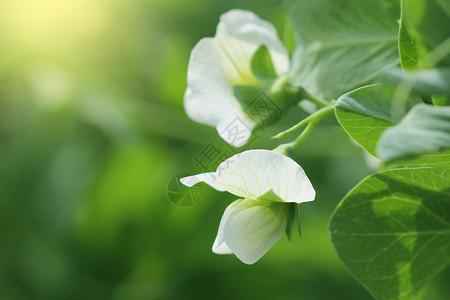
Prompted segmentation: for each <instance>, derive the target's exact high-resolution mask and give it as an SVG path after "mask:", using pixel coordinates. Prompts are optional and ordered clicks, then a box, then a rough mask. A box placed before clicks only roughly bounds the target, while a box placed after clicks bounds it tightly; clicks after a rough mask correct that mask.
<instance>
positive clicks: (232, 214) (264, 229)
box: [216, 199, 287, 264]
mask: <svg viewBox="0 0 450 300" xmlns="http://www.w3.org/2000/svg"><path fill="white" fill-rule="evenodd" d="M286 223H287V206H286V205H283V204H281V203H273V204H272V205H270V206H264V205H261V204H260V203H259V202H257V201H254V200H248V199H244V200H237V201H235V202H233V203H232V204H231V205H230V206H229V207H228V208H227V211H225V213H224V215H223V217H222V220H221V228H219V233H218V235H217V239H216V242H217V244H218V245H219V247H216V251H217V250H222V249H225V248H224V247H227V248H228V249H229V250H230V251H232V252H233V253H234V254H235V255H236V256H237V257H238V258H239V259H240V260H241V261H242V262H244V263H246V264H253V263H255V262H256V261H258V260H259V259H260V258H261V257H262V256H263V255H264V254H266V253H267V251H269V249H270V248H272V246H273V245H274V244H275V243H276V242H277V241H278V240H279V239H280V238H281V237H282V236H283V234H284V231H285V229H286ZM216 253H217V252H216ZM228 253H229V252H228Z"/></svg>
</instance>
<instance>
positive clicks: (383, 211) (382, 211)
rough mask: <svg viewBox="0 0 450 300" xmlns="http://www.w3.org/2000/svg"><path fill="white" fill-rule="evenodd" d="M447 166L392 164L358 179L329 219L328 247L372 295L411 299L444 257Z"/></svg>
mask: <svg viewBox="0 0 450 300" xmlns="http://www.w3.org/2000/svg"><path fill="white" fill-rule="evenodd" d="M449 191H450V170H449V169H448V168H415V169H398V170H389V171H384V172H380V173H377V174H375V175H372V176H369V177H368V178H366V179H364V180H363V181H362V182H361V183H360V184H358V185H357V186H356V187H355V188H354V189H353V190H351V191H350V192H349V193H348V194H347V195H346V196H345V197H344V199H343V200H342V202H341V203H340V204H339V206H338V207H337V209H336V211H335V212H334V214H333V216H332V218H331V222H330V235H331V240H332V242H333V244H334V247H335V249H336V251H337V253H338V255H339V257H340V258H341V260H342V261H343V262H344V264H345V265H346V266H347V268H348V269H349V271H350V272H351V273H352V274H353V275H354V276H355V277H356V279H357V280H359V281H360V282H361V283H362V284H363V285H364V286H365V287H366V288H367V289H368V290H369V291H370V292H371V293H372V295H373V296H374V297H375V298H376V299H405V300H406V299H408V300H409V299H415V298H416V296H417V295H418V292H419V290H420V289H421V288H422V287H423V286H424V284H425V283H426V282H427V281H429V280H430V279H431V278H432V277H434V276H435V275H436V274H437V273H439V272H440V271H441V270H443V269H444V268H445V267H446V266H447V265H448V263H449V262H450V256H449V255H448V254H449V253H450V221H449V220H450V192H449Z"/></svg>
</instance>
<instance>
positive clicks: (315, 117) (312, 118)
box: [273, 105, 334, 139]
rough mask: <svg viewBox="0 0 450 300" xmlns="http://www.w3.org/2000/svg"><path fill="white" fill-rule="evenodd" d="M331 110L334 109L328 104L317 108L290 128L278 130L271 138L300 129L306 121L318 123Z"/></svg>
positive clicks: (331, 111)
mask: <svg viewBox="0 0 450 300" xmlns="http://www.w3.org/2000/svg"><path fill="white" fill-rule="evenodd" d="M333 111H334V105H328V106H326V107H323V108H321V109H319V110H318V111H316V112H315V113H313V114H312V115H310V116H309V117H307V118H305V119H303V120H302V121H300V122H299V123H297V124H296V125H294V126H292V127H291V128H289V129H287V130H285V131H283V132H280V133H279V134H277V135H275V136H274V137H273V139H279V138H281V137H283V136H285V135H286V134H289V133H292V132H294V131H296V130H298V129H300V128H301V127H303V126H305V125H306V124H308V123H309V124H311V123H313V122H316V123H318V122H319V121H320V120H322V119H323V118H325V117H326V116H329V115H331V114H332V113H333ZM305 131H306V130H305ZM302 134H303V133H302ZM300 136H301V135H300Z"/></svg>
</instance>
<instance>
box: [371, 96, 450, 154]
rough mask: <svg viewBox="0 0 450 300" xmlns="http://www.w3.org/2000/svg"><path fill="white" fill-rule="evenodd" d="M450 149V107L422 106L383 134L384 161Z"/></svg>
mask: <svg viewBox="0 0 450 300" xmlns="http://www.w3.org/2000/svg"><path fill="white" fill-rule="evenodd" d="M449 147H450V107H437V106H431V105H426V104H419V105H416V106H415V107H413V108H412V109H411V111H410V112H409V113H408V114H407V115H406V116H405V117H404V118H403V119H402V120H401V122H400V123H398V124H397V125H396V126H394V127H392V128H389V129H387V130H386V131H385V132H384V133H383V135H382V136H381V138H380V143H379V145H378V154H379V157H380V158H381V159H383V160H394V159H400V158H405V157H410V156H416V155H420V154H426V153H432V152H437V151H440V150H443V149H446V148H449Z"/></svg>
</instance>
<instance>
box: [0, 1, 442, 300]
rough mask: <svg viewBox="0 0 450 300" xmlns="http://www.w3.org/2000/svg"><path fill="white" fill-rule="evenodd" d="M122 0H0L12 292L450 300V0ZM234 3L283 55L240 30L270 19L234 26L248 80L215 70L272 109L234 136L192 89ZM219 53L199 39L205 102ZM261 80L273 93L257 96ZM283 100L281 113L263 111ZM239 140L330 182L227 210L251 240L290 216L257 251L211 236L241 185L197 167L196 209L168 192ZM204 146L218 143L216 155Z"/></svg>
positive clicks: (1, 215) (2, 223)
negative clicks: (243, 255) (214, 122)
mask: <svg viewBox="0 0 450 300" xmlns="http://www.w3.org/2000/svg"><path fill="white" fill-rule="evenodd" d="M274 2H276V4H275V3H274ZM124 3H125V2H123V3H122V2H121V1H114V0H99V1H90V0H66V1H58V0H41V1H27V0H4V1H1V3H0V23H1V24H0V25H1V26H0V42H1V45H2V54H1V55H0V78H1V84H0V157H1V163H0V242H1V244H2V247H0V295H1V298H2V299H3V298H5V299H65V298H74V299H117V300H120V299H248V298H252V299H253V298H255V299H264V298H269V299H304V300H323V299H334V298H336V297H338V298H342V299H358V300H359V299H361V300H366V299H367V300H369V299H372V296H373V297H375V298H376V299H392V300H394V299H402V300H403V299H420V298H421V297H422V299H424V300H428V299H432V300H434V299H447V298H448V295H449V288H450V287H449V285H448V276H449V275H450V274H449V272H450V268H448V262H449V255H448V253H450V246H449V241H450V236H449V235H450V226H449V220H450V216H449V214H450V203H449V199H450V195H449V185H450V172H449V170H450V147H449V133H450V129H449V124H450V123H449V105H450V91H449V87H450V84H449V83H450V82H449V80H450V74H449V68H450V55H449V54H450V39H449V36H450V2H449V1H448V0H402V1H398V0H314V1H312V0H275V1H272V0H267V1H258V0H243V1H241V0H240V1H237V0H230V1H209V0H194V1H184V0H151V1H146V0H135V1H131V2H127V3H126V4H124ZM278 4H279V6H278ZM400 6H401V9H400ZM174 7H176V8H177V9H174ZM234 8H240V9H245V10H250V11H252V12H253V13H255V14H256V15H257V16H259V17H260V18H261V19H264V20H266V21H268V22H270V23H272V24H273V26H274V27H273V28H272V27H271V26H269V25H270V24H268V23H265V24H266V27H270V28H271V32H272V34H274V35H277V36H278V37H279V38H280V40H281V41H283V42H284V47H285V48H286V49H287V50H288V51H287V52H286V53H289V57H288V56H287V55H286V57H285V58H286V63H285V64H284V66H283V68H282V69H283V71H282V72H279V73H277V74H275V70H278V69H277V68H279V67H280V65H283V64H280V61H281V60H280V58H279V57H278V59H277V58H276V56H274V55H272V56H271V55H269V51H268V49H271V47H270V45H271V43H267V45H259V48H256V47H255V53H252V55H250V54H248V52H245V51H242V50H243V49H244V48H246V47H244V48H242V45H243V44H242V43H239V41H238V40H239V38H240V37H243V36H245V32H247V33H248V31H246V30H249V29H250V31H251V32H252V34H251V35H247V36H246V38H248V40H247V42H249V44H248V45H251V44H252V42H251V41H254V40H259V38H260V37H261V36H259V33H261V31H258V30H259V29H261V27H258V26H259V25H258V26H256V27H251V28H249V27H248V26H247V27H246V26H236V27H233V26H232V24H231V25H230V26H231V27H229V28H232V29H233V30H232V32H237V31H239V32H240V33H242V35H240V37H236V36H235V35H231V36H229V38H230V39H229V40H227V41H226V42H224V44H223V47H224V49H225V48H227V46H229V45H231V46H234V48H233V49H232V50H233V51H231V52H226V53H225V52H224V53H222V54H224V55H225V56H227V58H226V59H232V58H237V61H234V63H236V64H230V65H229V68H228V69H227V71H228V72H230V73H233V70H235V69H236V70H235V71H238V73H239V72H240V71H242V72H243V73H245V74H244V75H245V76H244V77H245V79H246V80H243V81H242V82H241V81H233V80H231V81H227V80H228V79H227V80H224V81H223V82H222V83H226V84H229V86H230V90H231V93H230V94H227V95H228V96H232V97H235V98H237V100H238V102H239V103H238V104H239V106H240V107H239V110H240V111H241V110H242V111H244V110H245V113H247V114H255V115H256V118H255V119H254V120H257V121H260V123H264V126H263V127H259V126H258V127H257V128H260V129H259V130H255V131H254V135H253V136H252V138H251V139H249V140H248V144H246V145H245V146H244V147H242V148H239V149H235V148H233V147H231V146H230V145H229V144H224V142H223V141H222V140H221V139H220V138H219V137H218V136H217V130H216V129H214V128H212V127H211V128H208V127H206V126H203V125H200V124H196V123H194V122H192V120H190V119H189V118H188V117H187V116H186V111H185V102H183V95H184V93H185V91H186V87H187V84H186V73H187V72H186V69H187V66H188V62H189V61H190V55H189V53H191V50H192V49H193V48H194V46H195V45H196V43H197V42H198V41H199V40H200V39H201V38H205V37H213V36H215V30H216V28H217V24H218V22H219V20H220V16H221V15H223V14H224V13H226V12H229V11H230V10H232V9H234ZM241 25H242V24H241ZM247 25H248V24H247ZM275 29H276V30H275ZM240 30H242V31H240ZM266 30H267V28H266ZM258 32H259V33H258ZM262 32H264V30H263V31H262ZM230 33H231V31H230ZM256 33H258V34H256ZM253 39H254V40H253ZM248 45H247V46H248ZM272 46H273V45H272ZM280 46H282V45H280ZM280 48H283V47H280ZM211 53H212V52H209V54H211ZM270 53H272V52H270ZM243 54H245V55H243ZM272 54H273V53H272ZM225 56H223V57H221V56H218V57H213V56H211V55H209V56H208V55H204V56H199V57H201V58H205V57H206V58H207V59H205V61H207V62H209V63H208V64H206V66H205V68H203V69H201V72H198V75H199V76H198V78H199V79H201V80H203V79H205V86H208V87H209V88H210V89H211V90H214V92H217V93H216V94H214V93H210V94H208V95H214V97H213V96H208V97H205V98H206V100H207V101H209V100H217V99H219V100H221V101H222V100H223V101H224V102H225V101H226V99H228V98H229V97H228V96H226V95H225V96H224V94H223V93H222V92H223V90H222V89H220V86H219V85H215V86H214V85H209V83H211V82H214V81H217V79H218V78H216V77H215V76H209V75H208V74H210V73H208V72H209V71H210V70H211V69H213V67H214V63H217V60H220V59H216V58H225ZM228 56H229V57H228ZM199 57H197V58H199ZM208 59H210V60H208ZM243 62H244V63H243ZM399 64H400V65H399ZM242 66H245V68H242ZM287 70H288V71H287ZM286 72H287V73H286ZM251 73H253V75H254V77H255V78H253V76H247V75H251ZM236 74H237V73H236ZM236 74H234V75H236ZM224 75H230V76H231V75H233V74H228V73H227V74H224ZM234 75H233V76H234ZM233 76H231V77H233ZM278 76H279V77H278ZM225 77H226V78H228V77H227V76H225ZM231 77H230V78H231ZM237 77H239V76H237ZM206 79H208V80H209V81H208V80H206ZM247 79H251V80H249V81H248V82H247ZM240 84H242V85H240ZM247 84H248V85H247ZM232 85H234V86H232ZM196 87H197V88H198V90H197V92H198V93H199V94H201V87H202V85H201V84H199V85H198V86H196ZM261 92H264V93H265V96H268V97H269V99H270V100H271V102H270V101H269V102H262V103H261V102H260V103H258V105H255V106H252V107H249V105H250V104H251V103H253V101H254V100H255V97H256V96H257V95H261V94H260V93H261ZM216 96H217V98H215V97H216ZM211 98H214V99H211ZM264 99H267V98H264ZM334 100H336V101H334ZM272 102H273V103H275V104H276V105H275V106H276V107H275V106H274V107H269V108H271V109H272V111H274V110H275V111H276V112H277V116H276V118H271V120H266V119H264V118H262V117H261V116H262V115H261V116H260V118H259V119H258V116H257V113H259V110H260V109H261V108H264V107H265V106H264V104H267V103H272ZM424 103H426V104H424ZM297 104H299V105H297ZM438 106H439V107H438ZM228 108H230V107H228ZM266 108H267V107H266ZM199 111H200V112H203V111H205V106H201V105H199ZM221 112H222V113H224V114H227V113H229V112H230V110H229V109H222V111H221ZM263 113H266V111H263ZM333 113H334V116H335V117H336V119H337V122H336V120H334V119H333V118H334V116H333ZM281 116H283V117H284V118H283V119H280V117H281ZM208 117H209V116H208V115H207V116H206V118H208ZM211 119H214V118H211ZM272 121H273V122H272ZM275 121H278V122H275ZM269 124H271V125H270V126H268V125H269ZM293 124H297V125H294V127H292V126H293ZM222 125H227V124H222ZM258 125H261V124H258ZM266 125H267V126H266ZM287 128H291V129H288V130H286V129H287ZM300 129H304V131H303V132H302V133H300V132H298V131H299V130H300ZM313 129H314V131H313ZM280 132H282V133H284V134H281V135H280V134H277V133H280ZM294 132H297V133H298V135H297V136H296V137H295V136H293V135H295V134H294ZM272 136H277V137H278V138H280V139H270V137H272ZM348 137H350V138H352V139H353V140H355V141H356V142H357V143H358V144H359V145H360V146H361V147H358V146H357V145H356V146H355V145H353V144H352V143H348V142H347V141H348ZM282 139H283V140H282ZM280 144H281V146H280ZM277 146H280V147H281V148H278V147H277ZM243 148H245V150H249V149H278V151H280V149H281V150H282V148H284V149H285V150H286V151H285V152H284V153H289V155H290V156H291V157H292V159H294V160H295V161H296V163H298V164H300V165H301V166H302V168H303V169H304V170H305V172H306V173H307V174H308V178H310V180H311V183H312V185H313V187H314V189H315V190H316V191H317V195H316V199H315V201H314V202H312V203H302V204H301V205H298V204H294V203H291V204H286V206H285V207H281V206H280V207H278V203H276V205H274V206H273V207H272V208H273V210H268V209H266V208H265V207H263V206H261V205H255V203H245V206H243V207H241V208H242V211H233V212H232V215H233V218H232V219H234V220H237V222H236V223H234V221H231V219H229V220H228V221H227V222H229V223H230V224H231V223H233V224H232V225H233V226H228V229H227V230H224V232H223V233H224V234H226V235H227V239H228V240H230V241H232V243H233V247H234V248H240V247H241V246H242V247H243V251H248V253H247V254H249V255H253V254H254V253H256V252H258V251H262V250H263V251H266V250H268V248H270V247H268V245H264V243H259V244H254V243H253V244H252V243H251V241H249V240H248V239H246V238H245V236H239V234H238V233H242V232H243V230H244V233H246V234H247V236H250V237H254V236H258V235H263V234H267V233H269V234H268V236H269V239H268V241H269V242H270V245H269V246H271V245H272V244H273V243H274V241H275V240H278V238H280V236H282V235H284V233H286V236H287V238H284V237H282V238H281V239H280V240H279V241H278V242H277V243H276V244H275V245H274V246H273V248H272V249H271V250H270V251H268V252H267V254H265V255H264V257H262V258H261V259H260V260H259V261H258V262H257V263H256V264H255V265H254V266H252V267H247V266H245V265H243V264H242V263H241V262H240V261H238V260H237V259H236V258H235V257H230V256H218V255H214V254H213V253H212V251H211V249H210V245H211V244H212V243H213V241H214V234H216V233H217V228H218V226H219V217H220V215H221V214H222V213H223V212H224V209H225V208H226V207H227V206H228V205H229V204H230V203H232V202H233V201H235V200H236V196H232V195H227V194H226V193H219V192H212V191H210V190H209V189H207V187H206V185H204V184H200V185H199V186H198V190H201V198H199V201H198V202H196V203H195V206H193V207H189V208H180V207H177V206H174V205H173V203H172V202H170V201H169V200H168V199H167V197H166V196H167V192H168V184H169V183H171V182H177V181H176V180H177V178H179V177H180V176H178V175H180V174H182V173H183V174H184V173H185V172H189V173H190V174H194V173H197V172H198V173H200V172H208V171H212V170H214V169H215V168H216V167H217V165H218V164H219V163H220V162H222V161H223V160H224V159H225V158H228V157H230V156H232V155H234V154H235V153H237V152H240V151H244V149H243ZM206 150H208V151H209V152H208V151H206ZM294 150H295V153H294ZM214 151H218V152H214ZM364 151H366V152H368V153H370V154H372V155H373V156H376V157H379V158H382V161H381V164H380V166H381V169H382V170H383V171H381V172H378V173H377V172H376V171H374V170H375V169H376V168H377V166H376V163H373V161H372V160H368V161H369V163H366V161H365V160H364V158H365V157H366V155H365V153H364V154H363V152H364ZM268 152H274V151H268ZM280 152H283V151H280ZM205 153H206V154H207V155H209V156H213V155H214V154H217V156H214V159H213V160H212V161H209V164H207V165H206V166H203V165H202V164H201V163H200V160H201V162H202V163H204V162H205V161H204V154H205ZM244 163H245V162H244ZM393 168H397V169H393ZM272 169H276V168H272ZM282 169H283V170H285V169H286V168H282ZM371 172H375V173H374V174H372V175H370V174H371ZM253 173H254V174H261V171H260V170H257V171H254V172H253ZM249 174H250V173H249ZM271 174H275V175H274V177H273V179H272V180H271V181H272V182H281V183H286V182H289V181H290V180H292V176H286V177H284V178H283V179H281V178H282V177H281V176H279V174H281V173H278V177H276V174H277V173H276V172H275V173H271ZM248 176H249V175H248V174H247V175H245V176H244V175H243V176H242V177H248ZM366 176H369V177H366ZM364 177H366V179H364V180H363V181H362V182H361V183H360V184H357V185H356V187H354V188H353V190H351V191H350V192H348V191H349V190H350V189H351V188H352V187H353V186H355V184H356V183H357V182H359V181H360V180H361V178H364ZM237 181H238V182H245V178H244V180H237ZM198 190H197V191H198ZM288 190H290V189H288ZM346 193H348V194H347V196H345V197H344V195H345V194H346ZM294 194H297V195H299V194H300V193H294ZM273 196H274V194H272V193H267V194H264V197H262V198H258V199H257V200H267V199H266V197H273ZM342 197H343V199H342V201H341V202H340V204H338V201H339V200H340V199H341V198H342ZM270 199H272V200H274V199H278V198H275V197H274V198H270ZM278 200H279V199H278ZM262 202H264V201H262ZM283 204H284V203H283ZM247 206H248V207H247ZM336 206H337V209H336ZM276 208H280V211H277V210H276ZM247 209H252V210H253V211H255V212H258V213H259V212H260V213H261V214H260V215H259V214H253V213H251V214H249V211H248V210H247ZM284 210H286V211H285V213H286V214H284ZM333 210H335V213H334V214H333ZM242 212H244V213H247V215H240V213H242ZM281 212H283V218H278V217H276V216H277V214H278V213H281ZM230 214H231V212H230ZM254 215H256V216H258V217H257V218H256V219H253V216H254ZM331 215H332V219H331V221H330V222H329V218H330V216H331ZM284 216H285V217H286V219H284ZM300 217H301V220H302V223H303V224H300ZM273 220H275V221H277V222H276V223H275V225H276V226H275V227H273V228H272V227H271V222H273ZM249 222H253V223H251V224H250V225H251V226H247V225H248V224H249ZM327 224H328V225H329V227H328V226H327ZM272 225H274V223H272ZM300 225H302V227H303V228H304V230H303V235H302V237H301V239H299V238H298V236H297V234H294V233H295V231H297V230H299V231H300ZM264 226H266V227H265V228H264ZM268 229H270V230H268ZM225 231H226V232H225ZM259 231H261V232H262V233H261V234H258V232H259ZM253 233H256V235H252V234H253ZM328 234H330V236H331V242H330V239H329V235H328ZM272 235H273V237H272ZM239 238H240V239H239ZM248 244H251V245H250V246H248ZM333 246H334V249H333ZM249 247H254V248H249ZM336 252H337V254H338V255H336ZM260 254H261V253H260ZM345 267H347V268H348V269H349V270H350V272H347V271H346V270H345ZM440 271H443V273H441V274H442V276H439V275H438V276H435V275H437V274H438V273H439V272H440ZM350 273H351V274H353V275H354V277H355V278H352V276H351V275H350ZM267 274H272V275H274V276H267ZM355 279H356V280H355ZM360 283H362V285H361V284H360ZM364 287H366V288H367V290H366V289H365V288H364ZM369 292H370V293H371V294H372V296H371V295H370V293H369ZM337 295H338V296H337Z"/></svg>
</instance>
